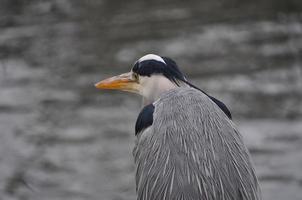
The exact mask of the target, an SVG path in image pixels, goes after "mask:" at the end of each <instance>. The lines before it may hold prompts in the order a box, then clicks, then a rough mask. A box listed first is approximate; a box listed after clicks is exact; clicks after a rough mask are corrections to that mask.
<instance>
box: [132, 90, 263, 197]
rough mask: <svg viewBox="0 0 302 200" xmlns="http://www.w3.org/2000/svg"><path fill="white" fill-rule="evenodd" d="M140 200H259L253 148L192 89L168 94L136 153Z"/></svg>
mask: <svg viewBox="0 0 302 200" xmlns="http://www.w3.org/2000/svg"><path fill="white" fill-rule="evenodd" d="M133 153H134V158H135V164H136V169H137V171H136V185H137V194H138V198H137V199H139V200H161V199H165V200H171V199H173V200H199V199H200V200H201V199H202V200H217V199H219V200H220V199H221V200H258V199H260V189H259V186H258V182H257V178H256V176H255V172H254V169H253V166H252V163H251V160H250V156H249V153H248V150H247V148H246V147H245V145H244V144H243V141H242V138H241V135H240V133H239V132H238V131H237V129H236V128H235V126H234V124H233V123H232V121H231V120H229V119H228V118H227V116H226V115H225V114H224V113H223V112H222V111H221V109H219V108H218V106H217V105H216V104H215V103H213V102H212V101H211V100H210V99H209V98H208V97H207V96H206V95H204V94H202V93H201V92H199V91H197V90H195V89H191V88H179V89H176V90H172V91H169V92H168V93H166V94H164V95H163V96H162V97H161V98H160V100H158V101H157V102H156V103H155V110H154V113H153V124H152V125H151V126H150V127H148V128H147V129H145V130H144V131H142V132H140V133H139V134H138V135H137V144H136V146H135V148H134V151H133Z"/></svg>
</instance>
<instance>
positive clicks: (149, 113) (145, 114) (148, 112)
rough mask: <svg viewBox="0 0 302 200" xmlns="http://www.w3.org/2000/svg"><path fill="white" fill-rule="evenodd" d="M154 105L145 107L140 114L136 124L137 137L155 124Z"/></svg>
mask: <svg viewBox="0 0 302 200" xmlns="http://www.w3.org/2000/svg"><path fill="white" fill-rule="evenodd" d="M153 112H154V105H153V104H149V105H147V106H145V107H144V108H143V109H142V110H141V112H140V113H139V115H138V117H137V120H136V124H135V135H137V134H138V133H140V132H141V131H143V130H144V129H146V128H148V127H149V126H151V125H152V123H153Z"/></svg>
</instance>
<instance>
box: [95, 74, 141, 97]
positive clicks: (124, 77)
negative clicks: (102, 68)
mask: <svg viewBox="0 0 302 200" xmlns="http://www.w3.org/2000/svg"><path fill="white" fill-rule="evenodd" d="M95 87H96V88H98V89H107V90H122V91H127V92H133V93H139V88H140V85H139V83H138V82H137V80H135V79H134V78H133V77H132V72H128V73H125V74H121V75H118V76H114V77H111V78H108V79H105V80H102V81H100V82H98V83H96V84H95Z"/></svg>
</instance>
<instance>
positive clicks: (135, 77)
mask: <svg viewBox="0 0 302 200" xmlns="http://www.w3.org/2000/svg"><path fill="white" fill-rule="evenodd" d="M132 76H133V79H134V80H136V81H138V79H139V77H138V74H137V73H133V75H132Z"/></svg>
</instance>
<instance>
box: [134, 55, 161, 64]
mask: <svg viewBox="0 0 302 200" xmlns="http://www.w3.org/2000/svg"><path fill="white" fill-rule="evenodd" d="M146 60H156V61H159V62H162V63H164V64H166V62H165V61H164V59H163V58H162V57H160V56H158V55H155V54H147V55H145V56H143V57H141V58H140V59H138V62H143V61H146Z"/></svg>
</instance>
